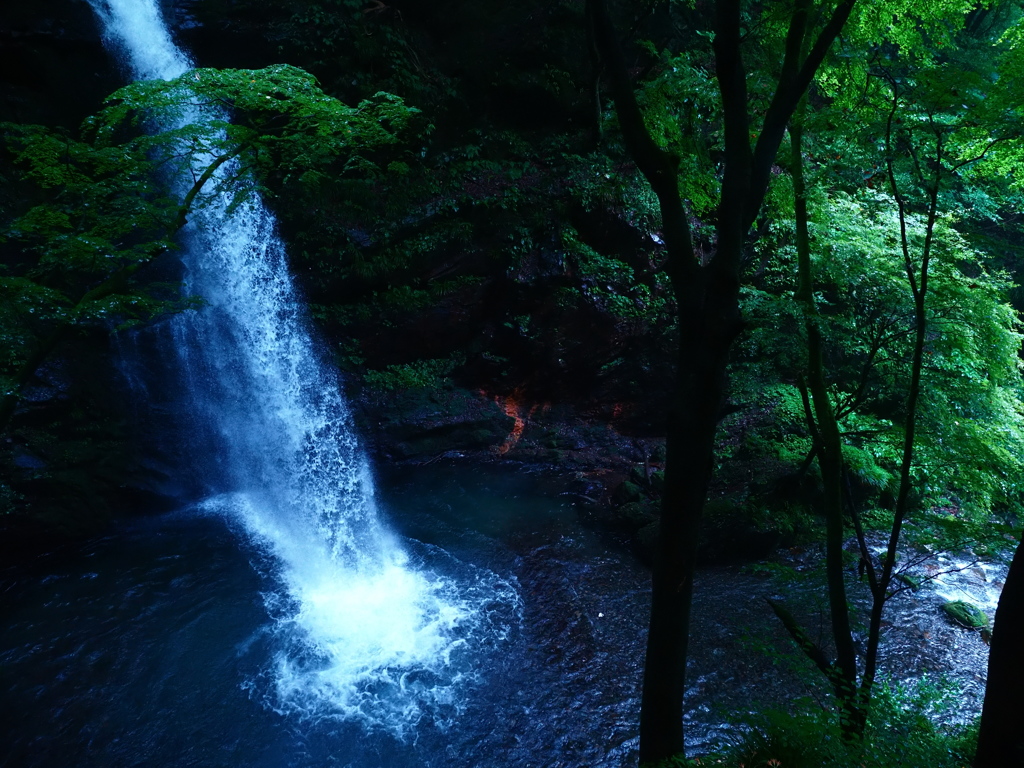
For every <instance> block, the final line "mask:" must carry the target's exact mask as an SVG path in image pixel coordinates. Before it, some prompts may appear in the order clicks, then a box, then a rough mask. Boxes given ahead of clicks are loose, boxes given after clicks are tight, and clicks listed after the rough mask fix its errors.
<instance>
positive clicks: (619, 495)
mask: <svg viewBox="0 0 1024 768" xmlns="http://www.w3.org/2000/svg"><path fill="white" fill-rule="evenodd" d="M643 496H644V494H643V491H642V490H640V486H639V485H637V484H636V483H634V482H631V481H629V480H626V481H624V482H623V483H622V485H620V486H619V487H618V488H616V489H615V496H614V498H615V501H617V502H618V503H619V504H629V503H630V502H631V501H640V500H641V499H642V498H643Z"/></svg>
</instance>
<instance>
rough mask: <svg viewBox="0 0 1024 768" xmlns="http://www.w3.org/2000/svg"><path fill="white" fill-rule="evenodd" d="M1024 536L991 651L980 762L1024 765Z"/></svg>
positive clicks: (980, 765) (995, 766) (990, 766)
mask: <svg viewBox="0 0 1024 768" xmlns="http://www.w3.org/2000/svg"><path fill="white" fill-rule="evenodd" d="M1022 649H1024V539H1022V540H1021V543H1020V544H1018V545H1017V552H1016V553H1015V554H1014V556H1013V562H1012V563H1010V572H1009V573H1008V574H1007V575H1006V584H1005V585H1004V586H1003V593H1002V595H1001V596H1000V597H999V607H998V608H997V609H996V618H995V625H994V626H993V628H992V648H991V650H990V651H989V655H988V682H987V683H986V685H985V704H984V705H983V707H982V710H981V728H980V730H979V731H978V753H977V755H976V756H975V758H974V768H1021V766H1024V728H1022V727H1021V721H1020V709H1021V699H1022V694H1024V652H1022Z"/></svg>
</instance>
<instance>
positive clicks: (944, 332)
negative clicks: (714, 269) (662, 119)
mask: <svg viewBox="0 0 1024 768" xmlns="http://www.w3.org/2000/svg"><path fill="white" fill-rule="evenodd" d="M813 203H814V206H813V211H812V216H813V217H814V221H812V225H811V235H812V238H814V243H815V247H814V251H813V255H814V269H815V275H816V278H817V283H818V294H817V303H818V306H819V310H820V313H821V320H820V322H821V326H822V328H823V330H824V331H825V334H826V339H827V345H828V353H827V354H828V357H827V366H828V376H829V383H830V389H831V398H832V403H833V407H834V408H835V409H836V412H837V416H838V417H839V421H840V425H841V428H842V431H843V435H844V441H845V447H844V457H845V461H846V464H847V467H848V469H849V470H850V471H851V472H852V473H853V474H854V475H855V476H856V477H858V478H859V479H860V481H861V482H862V483H864V484H865V485H866V486H869V487H873V488H876V489H877V491H878V492H879V493H881V492H883V491H890V492H892V491H894V490H895V485H894V483H895V479H896V470H897V467H898V465H899V459H900V455H901V450H902V440H903V430H902V419H903V418H904V414H903V404H904V402H905V397H906V394H905V393H906V388H907V385H908V382H909V370H910V369H909V365H910V350H911V347H910V344H911V339H912V336H911V332H912V329H913V327H914V320H913V304H912V297H911V292H910V288H909V285H908V282H907V276H906V270H905V266H904V261H903V257H902V254H901V252H900V247H899V241H898V237H899V231H900V225H899V221H898V219H897V216H896V204H895V202H894V201H893V200H892V199H891V198H890V197H888V196H887V195H885V194H883V193H881V192H878V191H875V190H872V189H865V190H862V191H860V192H859V193H857V194H856V195H850V194H845V193H841V192H834V193H832V194H830V195H829V196H827V197H825V196H823V195H821V193H819V197H818V198H817V199H816V200H814V201H813ZM955 223H956V222H955V219H953V218H952V217H946V218H945V219H942V220H940V221H939V222H938V224H937V227H936V232H935V241H934V246H933V249H934V256H933V261H932V268H931V282H930V288H929V309H930V312H929V315H930V328H931V333H930V334H929V337H928V339H927V348H926V368H925V371H924V378H923V387H924V392H923V397H922V402H921V406H920V414H919V419H920V422H919V423H920V428H919V432H918V440H917V446H916V460H915V468H914V479H915V486H916V488H917V490H918V494H919V501H918V506H919V508H922V509H928V508H934V507H943V508H948V507H953V508H955V509H956V510H957V513H958V514H960V513H964V514H967V515H968V516H971V517H973V518H974V519H976V520H978V519H985V518H986V517H987V516H988V515H989V514H990V513H991V512H992V511H993V510H997V509H1002V510H1004V511H1005V510H1007V509H1014V508H1015V507H1016V504H1017V503H1018V497H1019V493H1020V485H1019V482H1018V479H1019V478H1020V477H1021V474H1022V472H1024V465H1022V460H1024V428H1022V424H1024V421H1022V419H1021V409H1022V397H1024V383H1022V379H1021V373H1020V365H1019V362H1018V357H1017V351H1018V349H1019V347H1020V343H1021V335H1020V325H1019V321H1018V319H1017V316H1016V312H1015V311H1014V310H1013V309H1012V308H1011V307H1010V306H1009V305H1008V304H1007V303H1006V296H1007V293H1008V290H1009V286H1010V284H1009V283H1008V281H1007V279H1006V277H1005V275H1002V274H999V273H993V272H990V271H989V270H988V269H987V268H986V267H985V261H986V258H985V256H984V255H983V254H981V253H979V252H977V251H976V250H974V249H973V248H972V247H971V246H970V245H969V244H968V243H967V242H966V240H965V239H964V237H963V236H962V235H960V234H959V232H958V231H957V230H956V229H955V227H954V224H955ZM908 235H909V238H910V242H911V245H912V247H914V248H919V247H920V244H921V242H922V240H923V237H924V221H923V219H922V218H921V217H919V216H917V215H911V216H910V217H909V219H908ZM788 240H789V235H788V234H787V233H786V231H785V228H784V226H783V225H782V222H781V221H779V222H777V224H776V230H775V232H774V234H773V235H772V236H771V237H770V238H768V239H767V240H766V241H763V242H762V243H761V244H760V247H763V248H765V249H766V250H767V251H769V253H770V255H769V256H768V260H767V264H766V269H765V270H764V273H763V279H762V282H761V285H762V286H763V287H762V288H761V289H760V290H758V289H748V290H747V291H746V292H745V294H744V297H745V298H744V303H745V309H746V313H747V316H748V317H749V318H750V319H751V321H752V325H753V330H752V331H751V333H750V335H749V337H748V338H747V339H746V340H745V341H744V342H743V343H744V344H745V350H744V351H745V353H746V355H747V356H748V358H753V359H754V360H755V361H756V362H754V363H746V364H745V366H744V367H740V368H739V370H740V372H741V375H740V377H739V379H738V381H737V382H736V384H737V385H738V387H739V389H738V390H737V394H735V395H734V397H736V398H737V399H744V398H746V397H749V398H751V399H753V400H754V402H760V403H762V404H763V403H765V402H766V400H770V399H772V398H776V399H777V403H776V405H775V406H773V407H774V408H776V410H777V414H778V415H777V418H776V420H775V422H774V424H773V425H772V429H773V430H774V435H773V434H772V433H771V432H769V433H762V434H763V438H762V439H766V440H769V441H770V442H771V443H772V444H774V445H775V446H776V448H775V450H776V451H777V454H778V456H779V457H780V458H782V459H783V460H787V461H796V460H798V459H799V458H800V457H802V456H806V455H807V452H808V451H809V450H810V442H809V438H808V436H807V433H806V428H805V427H804V426H802V425H801V421H802V420H803V418H804V411H803V404H802V402H801V399H800V394H799V389H798V388H797V387H795V386H793V385H784V386H783V387H782V388H781V389H780V388H779V387H778V386H776V387H766V386H765V384H764V382H765V381H766V380H770V378H771V376H772V375H776V376H781V377H782V378H783V379H784V380H785V379H787V378H790V380H795V379H796V378H797V377H798V375H799V372H800V371H801V370H802V365H803V362H802V342H801V341H800V338H801V330H800V329H801V324H800V322H798V318H797V316H796V315H795V308H794V306H793V305H792V304H791V303H790V302H789V301H788V298H787V293H786V292H787V290H789V289H790V286H792V285H793V284H794V275H793V272H792V271H791V270H792V269H793V266H792V264H793V262H792V257H791V255H790V254H791V251H790V248H789V246H788V244H787V243H788ZM751 366H753V367H754V368H755V369H756V370H752V369H751ZM769 371H774V373H769ZM745 386H750V387H751V391H750V392H749V394H744V390H743V389H742V387H745ZM786 386H788V387H789V388H788V390H787V389H786ZM763 449H767V446H766V447H764V448H763ZM794 449H795V450H794ZM954 468H955V469H954Z"/></svg>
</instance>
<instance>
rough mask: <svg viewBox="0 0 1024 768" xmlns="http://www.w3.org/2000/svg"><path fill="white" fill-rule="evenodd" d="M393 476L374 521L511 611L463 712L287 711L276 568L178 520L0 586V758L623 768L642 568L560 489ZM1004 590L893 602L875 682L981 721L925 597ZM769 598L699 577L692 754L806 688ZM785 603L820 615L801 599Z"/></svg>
mask: <svg viewBox="0 0 1024 768" xmlns="http://www.w3.org/2000/svg"><path fill="white" fill-rule="evenodd" d="M388 475H389V476H388V477H385V478H384V479H383V480H382V482H381V483H380V485H381V487H382V492H381V495H382V497H383V499H382V506H383V508H384V510H385V511H386V513H387V514H388V516H389V520H390V522H391V524H392V526H393V527H394V528H395V529H396V530H397V532H398V535H399V536H400V537H401V539H402V540H403V544H404V546H406V547H407V549H408V550H409V552H410V557H411V558H412V560H413V561H414V563H415V564H416V566H417V567H419V568H422V569H425V570H428V571H432V572H435V573H439V574H441V575H443V576H445V577H446V578H451V579H453V580H456V581H458V580H463V581H465V580H467V579H469V580H471V579H473V578H475V575H477V574H479V573H480V572H481V571H482V570H483V571H486V572H488V573H492V574H494V575H495V576H496V577H498V578H499V579H501V580H502V581H503V583H505V584H507V585H509V587H510V588H511V589H512V590H513V591H514V594H515V595H517V596H518V600H517V602H515V604H509V603H508V602H507V601H506V602H504V603H500V602H496V603H494V604H493V605H491V606H490V610H492V611H494V612H496V618H495V621H496V625H498V624H502V623H504V624H505V625H507V626H508V627H509V630H508V633H507V635H506V636H504V637H502V638H500V639H499V640H496V641H495V642H493V643H491V644H489V645H488V644H483V645H479V646H477V647H475V649H474V650H473V655H471V656H468V657H466V658H463V659H462V660H461V661H460V662H459V664H458V665H457V668H458V669H459V670H460V671H461V674H464V675H465V678H466V679H465V680H464V681H462V683H461V684H460V686H459V688H458V690H459V691H460V696H459V698H458V700H454V701H450V702H448V703H445V702H444V701H438V700H437V699H436V697H435V698H433V699H431V698H430V697H429V696H428V697H427V700H428V701H430V704H429V706H425V707H424V708H423V711H422V712H421V713H419V715H417V717H418V720H417V719H416V718H413V722H414V723H415V724H414V726H413V727H411V728H409V729H408V731H407V732H406V733H405V734H404V739H403V738H400V737H399V736H397V735H396V734H395V733H394V732H392V731H389V730H386V729H381V728H375V727H373V726H372V724H369V725H368V724H367V723H366V722H365V721H361V720H360V719H358V718H352V717H351V716H349V714H350V713H349V714H346V713H345V712H343V711H341V710H340V709H339V710H336V711H331V710H330V708H325V707H314V708H311V709H309V710H307V711H303V710H302V709H301V708H295V709H290V710H288V709H282V708H281V707H280V706H279V702H280V699H279V698H278V697H277V695H276V692H275V685H276V682H275V681H276V680H277V670H276V668H275V659H276V658H279V657H280V654H281V653H282V651H283V650H285V649H286V646H287V645H288V643H290V642H293V641H294V638H293V637H291V636H290V635H289V633H288V631H287V627H285V628H282V627H281V626H280V624H279V622H278V620H277V618H275V616H274V615H273V610H272V606H273V600H269V601H268V599H267V596H268V594H271V595H272V594H273V593H274V591H275V590H279V589H280V588H281V585H280V583H279V582H278V580H277V579H276V577H275V575H274V572H273V569H272V568H267V564H266V557H265V555H263V554H261V552H260V551H259V550H258V549H256V548H254V546H253V545H252V544H251V543H250V538H249V537H248V535H247V534H245V533H244V532H243V531H242V530H240V529H238V528H237V525H238V524H237V523H232V522H229V520H230V519H231V518H228V517H223V516H218V515H216V514H201V513H199V512H195V511H181V512H178V513H174V514H170V515H164V516H158V517H144V518H140V519H137V520H134V521H131V522H126V523H123V524H121V525H120V526H119V527H117V528H116V529H115V530H114V531H112V532H111V533H110V534H109V535H107V536H105V537H102V538H99V539H96V540H93V541H90V542H88V543H87V544H85V545H84V546H82V547H80V548H78V549H75V550H72V551H63V552H60V553H56V554H53V555H49V556H46V557H43V558H40V559H39V560H37V561H36V562H35V563H33V564H32V565H31V566H28V567H24V568H21V569H19V570H18V571H16V572H15V571H7V572H5V573H3V574H2V590H3V591H2V599H3V616H4V623H3V625H2V627H0V711H3V712H4V713H5V715H4V717H2V718H0V765H5V766H47V767H50V766H52V767H53V768H57V767H58V766H61V767H63V766H69V765H76V766H135V765H138V766H153V765H175V766H243V765H244V766H268V767H269V766H274V767H275V768H277V767H281V766H310V768H312V767H313V766H330V765H337V766H353V768H363V767H365V768H370V767H371V766H373V767H374V768H376V766H385V765H386V766H399V767H401V766H410V767H411V766H442V765H444V766H450V765H484V766H486V765H506V766H518V767H524V768H525V767H526V766H572V767H573V768H583V766H598V767H600V766H607V767H608V768H611V767H612V766H615V767H618V766H622V765H629V764H631V763H635V748H636V729H637V711H638V706H639V681H640V668H641V662H642V652H643V639H644V633H645V626H646V614H647V600H648V596H647V573H646V571H645V570H644V568H643V567H642V565H640V564H639V563H638V561H636V559H635V558H634V557H633V556H632V555H631V554H630V553H629V551H628V550H627V549H626V548H624V547H623V546H621V545H619V544H617V543H616V542H615V541H614V540H612V539H609V538H607V537H606V536H602V535H599V534H598V533H597V532H595V531H593V530H590V529H589V528H588V527H587V526H586V525H584V524H582V523H581V522H580V519H579V516H578V515H577V512H576V510H575V509H574V508H573V507H572V506H571V504H570V502H569V501H567V499H568V497H565V496H560V495H559V494H560V492H561V490H562V486H561V484H560V482H559V481H557V480H551V479H546V478H544V477H542V476H538V475H531V474H525V473H522V472H509V471H499V470H497V469H490V468H456V467H443V466H437V465H435V466H431V467H428V468H422V469H416V470H410V469H397V470H391V471H390V472H389V473H388ZM796 562H797V565H798V566H799V561H796ZM998 576H999V574H998V573H991V572H990V573H986V572H985V571H983V570H981V569H977V568H975V569H967V570H966V571H964V572H963V575H962V576H958V577H957V578H959V579H960V580H961V582H962V587H956V586H952V587H943V588H941V589H939V590H935V589H931V590H929V589H925V590H922V591H921V592H918V593H915V594H907V595H902V596H900V597H898V598H897V599H896V602H895V603H894V604H893V607H894V610H893V612H892V613H891V614H890V616H889V621H888V623H887V629H886V639H887V640H886V646H885V653H886V665H887V667H888V669H890V670H891V671H893V672H894V673H895V674H896V675H897V676H898V677H900V678H909V677H915V676H917V675H919V674H921V673H927V672H930V673H933V674H935V673H952V674H953V675H954V678H953V679H954V681H955V683H956V685H958V686H960V687H961V689H962V690H963V692H964V707H965V712H966V713H968V714H969V713H970V711H972V710H975V709H976V708H977V706H978V705H979V703H980V698H979V697H980V694H981V692H982V690H983V679H984V661H985V657H986V651H987V648H986V647H985V646H984V644H983V643H982V642H981V640H980V639H979V637H978V635H977V633H973V632H969V631H966V630H963V629H960V628H957V627H955V626H953V625H952V624H951V623H950V622H949V621H947V620H946V619H945V618H944V617H943V616H942V614H941V612H940V610H939V608H938V606H939V605H940V603H941V599H942V598H941V597H940V594H939V593H940V592H948V591H949V590H950V589H964V588H965V589H967V590H968V592H967V593H966V594H974V591H973V590H975V588H978V589H982V588H985V589H991V588H992V586H993V585H997V583H998ZM972 582H978V583H977V584H976V585H975V586H974V587H972V586H971V584H972ZM778 590H779V587H778V586H777V585H776V584H773V583H772V582H771V581H770V580H769V579H767V578H765V577H764V576H761V575H757V574H755V573H751V572H749V570H748V569H744V568H741V567H739V566H737V567H727V568H716V569H709V570H705V571H703V572H702V573H701V574H700V576H699V579H698V582H697V589H696V597H695V600H696V605H695V616H696V623H695V626H694V630H693V632H694V636H693V642H692V645H691V647H692V649H693V654H692V659H691V672H690V688H689V691H688V698H687V706H688V711H687V715H686V719H687V723H688V724H689V731H688V740H689V741H690V743H691V747H693V748H697V749H700V748H708V747H710V746H712V745H713V744H714V743H715V741H716V740H717V739H719V738H721V737H722V736H723V735H724V734H725V732H724V730H723V729H722V727H721V726H720V725H719V723H721V722H722V716H721V713H722V712H723V711H725V710H730V709H731V710H738V711H743V710H749V709H750V708H751V706H752V703H753V702H755V701H768V702H775V703H784V702H786V701H787V700H789V699H790V698H791V697H793V696H795V695H802V694H806V693H808V689H807V688H806V686H805V685H804V684H803V683H801V682H800V676H799V675H798V674H797V675H794V674H792V673H791V672H790V668H791V667H796V668H797V669H799V667H800V664H801V662H800V660H799V657H792V656H791V657H790V659H791V660H790V661H787V660H786V659H785V658H780V657H779V656H772V655H765V654H764V653H763V651H764V649H765V648H766V647H768V648H775V649H777V650H781V651H783V652H788V650H789V646H788V644H787V641H786V639H785V637H784V636H783V634H782V632H781V631H780V630H779V628H778V626H777V623H776V622H775V621H774V619H773V618H772V616H771V613H770V610H769V609H768V608H767V605H766V603H765V601H764V598H765V597H766V596H769V595H772V594H779V592H778ZM797 593H799V590H797ZM794 594H796V593H794ZM963 594H964V593H962V592H961V596H963ZM790 599H791V600H792V601H795V602H797V603H798V604H797V607H798V608H799V609H800V610H802V611H803V612H804V615H805V616H806V617H808V619H809V620H812V619H813V618H814V616H815V615H816V614H815V610H816V609H815V605H816V604H815V599H814V598H813V596H812V593H810V592H808V593H805V596H804V597H802V598H800V597H797V598H794V597H792V595H791V596H790ZM484 604H486V602H485V603H484ZM344 620H345V617H344V616H338V621H339V622H344ZM812 629H813V630H815V631H817V629H818V627H816V626H812ZM433 682H434V681H432V680H431V679H429V676H424V677H421V678H420V679H418V680H406V681H405V684H407V685H409V686H415V685H419V686H421V687H423V688H424V689H429V687H430V686H431V685H432V683H433ZM382 695H387V694H386V692H384V694H382ZM414 698H415V697H414ZM405 700H406V701H407V700H408V697H407V698H406V699H405Z"/></svg>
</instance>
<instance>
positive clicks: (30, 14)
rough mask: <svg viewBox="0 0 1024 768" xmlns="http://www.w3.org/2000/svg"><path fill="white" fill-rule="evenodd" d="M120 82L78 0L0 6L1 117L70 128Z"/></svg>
mask: <svg viewBox="0 0 1024 768" xmlns="http://www.w3.org/2000/svg"><path fill="white" fill-rule="evenodd" d="M120 84H121V80H120V77H119V75H118V73H117V71H116V69H115V67H113V66H112V64H111V62H110V58H109V56H108V55H107V53H106V52H105V51H104V50H103V45H102V43H101V41H100V36H99V32H98V30H97V28H96V22H95V20H94V17H93V12H92V9H91V8H90V7H89V4H88V3H87V2H84V0H78V1H77V2H76V1H75V0H36V1H35V2H31V3H22V2H10V3H4V4H3V6H2V8H0V112H2V114H3V119H5V120H13V121H17V122H22V123H42V124H47V125H64V126H68V127H75V126H77V125H78V123H79V122H81V120H82V119H83V118H84V117H86V116H87V115H89V114H90V113H92V112H94V111H95V110H96V108H97V107H98V106H99V105H100V103H101V102H102V100H103V98H104V97H105V96H107V94H109V93H110V92H111V91H112V90H114V89H115V88H117V87H118V86H119V85H120Z"/></svg>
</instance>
